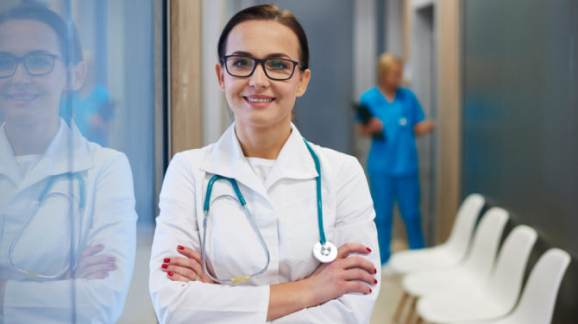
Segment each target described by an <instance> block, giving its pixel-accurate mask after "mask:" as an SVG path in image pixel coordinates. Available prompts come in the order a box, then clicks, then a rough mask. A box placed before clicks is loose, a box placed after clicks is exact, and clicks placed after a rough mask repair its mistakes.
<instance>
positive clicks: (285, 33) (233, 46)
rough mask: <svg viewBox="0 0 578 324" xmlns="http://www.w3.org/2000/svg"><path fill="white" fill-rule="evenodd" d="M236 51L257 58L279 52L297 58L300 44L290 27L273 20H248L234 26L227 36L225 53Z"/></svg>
mask: <svg viewBox="0 0 578 324" xmlns="http://www.w3.org/2000/svg"><path fill="white" fill-rule="evenodd" d="M238 51H239V52H248V53H250V54H252V55H254V56H256V57H258V58H260V57H265V56H267V55H269V54H279V53H280V54H285V55H287V56H289V57H290V58H291V59H294V60H298V59H299V53H300V45H299V39H298V38H297V35H296V34H295V33H294V32H293V30H292V29H291V28H289V27H287V26H285V25H283V24H281V23H279V22H276V21H273V20H250V21H245V22H242V23H240V24H238V25H237V26H235V27H234V28H233V30H231V33H230V34H229V36H228V38H227V53H226V54H232V53H234V52H238Z"/></svg>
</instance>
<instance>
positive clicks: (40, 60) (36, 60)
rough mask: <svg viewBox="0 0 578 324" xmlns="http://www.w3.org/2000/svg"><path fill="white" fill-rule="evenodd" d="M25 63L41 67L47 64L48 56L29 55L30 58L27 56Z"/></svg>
mask: <svg viewBox="0 0 578 324" xmlns="http://www.w3.org/2000/svg"><path fill="white" fill-rule="evenodd" d="M27 63H28V64H29V65H31V66H35V67H42V66H46V65H49V62H48V58H47V57H44V56H31V57H30V58H28V62H27Z"/></svg>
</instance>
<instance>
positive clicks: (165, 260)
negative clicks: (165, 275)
mask: <svg viewBox="0 0 578 324" xmlns="http://www.w3.org/2000/svg"><path fill="white" fill-rule="evenodd" d="M163 261H164V262H165V263H169V262H171V258H165V259H164V260H163Z"/></svg>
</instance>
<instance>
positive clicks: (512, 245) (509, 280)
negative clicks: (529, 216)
mask: <svg viewBox="0 0 578 324" xmlns="http://www.w3.org/2000/svg"><path fill="white" fill-rule="evenodd" d="M537 238H538V234H537V233H536V231H535V230H534V229H532V228H531V227H529V226H526V225H518V226H516V228H514V229H513V230H512V232H511V233H510V235H508V237H507V238H506V240H505V241H504V244H503V245H502V248H501V250H500V254H499V255H498V259H497V261H496V266H495V267H494V270H493V272H492V274H491V276H490V279H489V282H488V285H487V286H486V287H487V288H486V289H487V291H488V292H489V293H490V294H491V296H493V298H495V300H496V302H497V303H498V305H500V306H501V307H503V309H504V310H506V311H508V312H509V311H510V310H512V308H514V305H516V301H518V297H519V296H520V290H521V287H522V281H523V278H524V270H525V269H526V265H527V263H528V258H529V257H530V252H532V247H533V246H534V243H536V239H537Z"/></svg>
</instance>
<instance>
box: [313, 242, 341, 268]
mask: <svg viewBox="0 0 578 324" xmlns="http://www.w3.org/2000/svg"><path fill="white" fill-rule="evenodd" d="M313 255H314V256H315V258H316V259H317V260H319V262H322V263H329V262H332V261H333V260H335V259H336V258H337V248H336V247H335V245H334V244H333V243H331V242H325V244H321V242H317V243H315V245H314V246H313Z"/></svg>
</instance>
